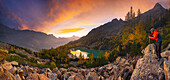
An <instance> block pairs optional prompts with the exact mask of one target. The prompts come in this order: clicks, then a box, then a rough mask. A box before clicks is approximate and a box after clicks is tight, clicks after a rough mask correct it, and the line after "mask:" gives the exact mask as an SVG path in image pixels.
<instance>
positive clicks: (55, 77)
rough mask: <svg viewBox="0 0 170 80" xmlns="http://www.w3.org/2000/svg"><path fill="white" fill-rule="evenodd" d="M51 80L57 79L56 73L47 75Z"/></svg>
mask: <svg viewBox="0 0 170 80" xmlns="http://www.w3.org/2000/svg"><path fill="white" fill-rule="evenodd" d="M48 76H49V78H50V79H51V80H59V79H58V77H57V74H56V73H52V74H50V75H48Z"/></svg>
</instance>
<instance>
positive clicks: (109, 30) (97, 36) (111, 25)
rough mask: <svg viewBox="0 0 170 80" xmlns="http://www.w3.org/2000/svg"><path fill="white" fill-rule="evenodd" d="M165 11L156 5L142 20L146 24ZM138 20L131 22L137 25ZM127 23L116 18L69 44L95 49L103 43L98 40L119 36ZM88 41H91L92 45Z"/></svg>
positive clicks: (141, 17) (142, 15) (145, 13)
mask: <svg viewBox="0 0 170 80" xmlns="http://www.w3.org/2000/svg"><path fill="white" fill-rule="evenodd" d="M165 11H166V10H165V8H163V7H162V6H161V5H160V4H159V3H156V4H155V6H154V7H153V8H152V9H150V10H148V11H146V12H144V13H142V14H140V15H141V16H140V20H141V21H143V22H146V20H147V19H148V18H151V19H156V18H158V17H159V16H161V15H163V14H164V13H165ZM137 19H138V17H135V18H133V19H131V20H129V21H132V23H133V24H135V23H136V21H135V20H137ZM127 22H128V21H123V20H122V19H120V20H118V19H117V18H115V19H113V20H112V21H110V22H108V23H105V24H103V25H100V26H99V27H97V28H94V29H92V30H91V31H90V32H89V33H88V34H87V35H86V36H83V37H81V38H80V39H79V40H76V41H74V42H70V43H69V44H78V43H81V46H84V45H88V47H89V46H90V48H94V47H95V46H93V45H97V44H96V43H99V44H100V43H101V42H102V41H98V40H103V39H110V38H111V37H112V36H116V35H119V34H120V33H121V32H122V29H123V27H124V26H125V23H127ZM132 23H131V24H132ZM128 25H130V24H128ZM86 41H91V43H90V42H86ZM86 47H87V46H86ZM100 47H101V46H99V48H95V49H101V48H100Z"/></svg>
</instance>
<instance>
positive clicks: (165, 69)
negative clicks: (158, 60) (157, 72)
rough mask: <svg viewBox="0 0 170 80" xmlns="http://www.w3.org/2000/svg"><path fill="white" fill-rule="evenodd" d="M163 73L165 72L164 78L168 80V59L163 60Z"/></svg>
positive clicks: (169, 78) (169, 71) (169, 67)
mask: <svg viewBox="0 0 170 80" xmlns="http://www.w3.org/2000/svg"><path fill="white" fill-rule="evenodd" d="M164 74H165V79H166V80H170V60H169V61H164Z"/></svg>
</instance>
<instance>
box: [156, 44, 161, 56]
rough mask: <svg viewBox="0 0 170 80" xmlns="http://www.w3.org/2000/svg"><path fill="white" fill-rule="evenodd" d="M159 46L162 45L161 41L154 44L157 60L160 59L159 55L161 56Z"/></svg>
mask: <svg viewBox="0 0 170 80" xmlns="http://www.w3.org/2000/svg"><path fill="white" fill-rule="evenodd" d="M161 44H162V41H161V42H157V43H156V53H157V56H158V58H161V55H160V54H161Z"/></svg>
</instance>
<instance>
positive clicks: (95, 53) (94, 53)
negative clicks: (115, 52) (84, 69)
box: [73, 48, 109, 58]
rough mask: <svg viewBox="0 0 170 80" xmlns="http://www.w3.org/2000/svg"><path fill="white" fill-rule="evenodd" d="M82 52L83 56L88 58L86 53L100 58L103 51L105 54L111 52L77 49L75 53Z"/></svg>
mask: <svg viewBox="0 0 170 80" xmlns="http://www.w3.org/2000/svg"><path fill="white" fill-rule="evenodd" d="M79 50H80V51H81V53H82V55H84V56H86V53H88V54H91V55H92V54H93V55H94V57H95V58H97V56H99V54H100V52H101V51H102V52H103V54H104V53H105V52H109V51H105V50H93V49H82V48H75V49H74V50H73V51H79ZM84 52H86V53H85V54H83V53H84Z"/></svg>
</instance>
